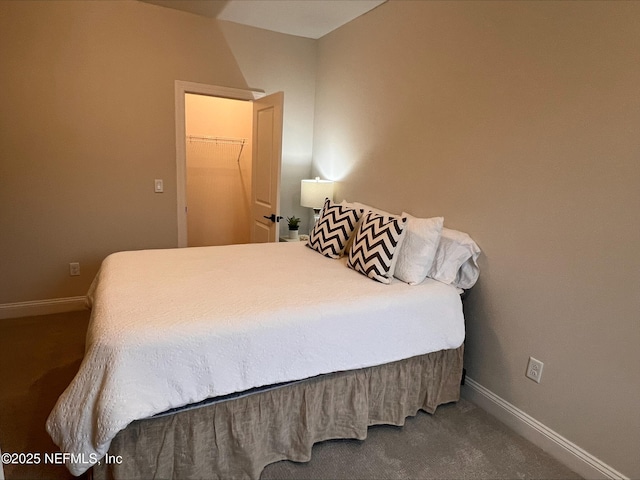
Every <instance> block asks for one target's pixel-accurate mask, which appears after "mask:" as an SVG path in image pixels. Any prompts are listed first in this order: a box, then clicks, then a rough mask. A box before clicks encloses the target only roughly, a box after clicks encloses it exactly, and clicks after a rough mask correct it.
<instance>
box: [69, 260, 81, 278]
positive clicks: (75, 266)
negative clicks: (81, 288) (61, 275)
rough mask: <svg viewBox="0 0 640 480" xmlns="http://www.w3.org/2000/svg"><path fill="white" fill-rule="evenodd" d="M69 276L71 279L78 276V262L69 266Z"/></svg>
mask: <svg viewBox="0 0 640 480" xmlns="http://www.w3.org/2000/svg"><path fill="white" fill-rule="evenodd" d="M69 275H71V276H72V277H77V276H78V275H80V264H79V263H78V262H72V263H70V264H69Z"/></svg>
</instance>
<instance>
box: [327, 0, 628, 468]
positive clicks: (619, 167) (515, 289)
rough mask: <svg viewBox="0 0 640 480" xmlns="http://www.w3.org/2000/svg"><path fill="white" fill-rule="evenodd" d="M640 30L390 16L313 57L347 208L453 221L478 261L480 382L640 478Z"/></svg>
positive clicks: (405, 5)
mask: <svg viewBox="0 0 640 480" xmlns="http://www.w3.org/2000/svg"><path fill="white" fill-rule="evenodd" d="M638 25H640V3H638V2H630V3H628V2H602V3H601V2H498V3H494V2H460V1H456V2H416V1H395V0H392V1H390V2H388V3H386V4H384V5H382V6H380V7H379V8H377V9H375V10H374V11H372V12H370V13H369V14H367V15H365V16H363V17H360V18H358V19H356V20H355V21H353V22H351V23H350V24H348V25H346V26H345V27H343V28H340V29H338V30H336V31H334V32H332V33H331V34H329V35H328V36H326V37H323V38H322V39H320V41H319V50H318V67H317V69H318V77H317V84H316V92H317V94H316V115H315V124H314V125H315V135H314V173H315V172H317V173H319V174H322V175H324V176H327V177H329V178H333V179H335V180H338V181H339V183H338V185H337V193H336V200H340V199H342V198H347V199H348V200H352V201H353V200H358V201H362V202H365V203H370V204H372V205H374V206H378V207H380V208H383V209H385V210H389V211H395V212H400V211H402V210H403V209H405V210H407V211H409V212H410V213H413V214H414V215H423V216H434V215H444V217H445V224H446V225H447V226H449V227H451V228H456V229H459V230H463V231H465V232H468V233H469V234H470V235H471V236H472V237H473V238H474V239H475V240H476V241H477V242H478V244H479V245H480V247H481V248H482V250H483V252H484V255H483V257H482V258H481V269H482V273H481V276H480V281H479V283H478V284H477V285H476V287H475V288H474V289H473V290H472V293H471V295H470V297H469V302H468V312H467V326H468V336H467V344H466V345H467V350H466V367H467V369H468V374H469V376H470V377H471V378H473V379H474V380H476V381H477V382H479V383H480V384H481V385H483V386H485V387H486V388H488V389H490V390H491V391H493V392H495V393H496V394H498V395H499V396H501V397H502V398H504V399H506V400H507V401H509V402H511V403H512V404H514V405H515V406H516V407H518V408H520V409H522V410H523V411H525V412H526V413H528V414H529V415H531V416H532V417H534V418H535V419H537V420H539V421H540V422H542V423H543V424H545V425H547V426H548V427H550V428H552V429H553V430H555V431H556V432H558V433H560V434H561V435H563V436H565V437H566V438H567V439H569V440H570V441H572V442H574V443H576V444H577V445H579V446H580V447H582V448H583V449H585V450H586V451H587V452H589V453H591V454H592V455H595V456H596V457H598V458H599V459H600V460H602V461H604V462H605V463H607V464H609V465H610V466H612V467H614V468H616V469H618V470H619V471H620V472H622V473H624V474H626V475H627V476H629V477H631V478H638V477H640V456H639V455H638V446H639V445H640V415H639V414H638V409H637V408H638V407H637V404H638V398H640V373H639V370H638V366H639V365H640V348H638V345H640V321H639V320H640V319H639V317H638V315H639V312H640V295H639V294H638V290H639V287H640V248H639V247H640V228H639V227H638V225H640V208H639V207H640V162H639V160H640V140H639V139H640V136H639V135H638V132H640V95H639V90H638V87H639V85H640V61H639V57H638V52H640V28H638ZM530 355H532V356H534V357H536V358H538V359H540V360H542V361H543V362H544V363H545V367H544V374H543V379H542V383H541V384H539V385H538V384H536V383H534V382H532V381H530V380H528V379H527V378H525V376H524V373H525V369H526V364H527V359H528V357H529V356H530Z"/></svg>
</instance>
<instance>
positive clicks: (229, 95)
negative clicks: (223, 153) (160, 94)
mask: <svg viewBox="0 0 640 480" xmlns="http://www.w3.org/2000/svg"><path fill="white" fill-rule="evenodd" d="M187 94H195V95H205V96H209V97H218V98H222V99H234V100H242V101H245V102H246V103H248V104H250V105H252V108H253V120H252V123H253V128H254V130H253V132H252V135H251V136H250V137H249V138H250V139H251V147H252V150H253V157H254V158H253V159H252V162H251V170H252V171H251V173H252V176H251V180H250V185H251V186H250V187H249V188H250V190H251V207H250V208H251V213H252V219H251V221H250V223H251V241H262V240H265V239H264V238H263V239H261V238H258V237H257V236H256V234H255V232H256V225H258V224H259V223H260V222H262V223H264V224H265V225H264V228H263V230H264V231H268V233H269V234H268V238H267V239H266V241H277V235H276V234H277V228H276V227H277V223H274V224H272V225H270V226H269V225H268V224H269V222H270V220H268V219H270V218H271V219H272V218H274V217H275V218H279V217H278V216H277V213H278V209H279V196H280V162H281V145H282V109H283V94H282V92H278V93H276V94H272V95H269V96H266V95H265V94H264V93H263V92H257V91H252V90H241V89H236V88H229V87H219V86H214V85H206V84H201V83H194V82H185V81H181V80H176V81H175V91H174V99H175V122H176V200H177V202H176V204H177V223H178V225H177V227H178V247H186V246H188V222H187V213H188V204H187V165H186V164H187V162H186V154H187V137H186V119H185V103H186V96H187ZM268 112H269V113H268ZM260 118H268V119H270V120H271V122H266V123H265V122H263V121H260ZM267 124H268V125H269V126H270V127H271V128H270V133H269V134H267V133H266V130H265V128H264V125H267ZM263 162H267V163H268V164H269V165H270V166H268V167H266V170H268V171H271V172H272V173H274V175H267V176H264V175H256V171H264V170H265V167H264V166H263V165H264V163H263ZM254 165H258V168H255V167H254ZM243 180H248V179H247V178H244V177H243ZM245 185H246V183H245ZM256 191H257V192H265V191H268V192H269V198H268V201H265V199H263V198H261V196H260V195H258V196H256ZM266 206H268V207H269V208H270V209H271V212H270V215H269V216H267V215H265V214H264V212H263V211H262V209H263V208H265V207H266ZM256 218H257V220H256Z"/></svg>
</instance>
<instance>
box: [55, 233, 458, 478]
mask: <svg viewBox="0 0 640 480" xmlns="http://www.w3.org/2000/svg"><path fill="white" fill-rule="evenodd" d="M310 243H311V242H310ZM338 257H341V255H338ZM351 260H352V259H351V257H350V256H349V258H348V259H347V258H336V259H331V258H327V257H326V256H324V255H319V254H318V252H317V251H314V250H313V249H311V248H307V245H305V242H298V243H272V244H250V245H230V246H224V247H199V248H188V249H166V250H144V251H136V252H120V253H116V254H112V255H110V256H109V257H107V258H106V259H105V261H104V262H103V264H102V266H101V269H100V272H99V273H98V275H97V277H96V279H95V280H94V282H93V284H92V287H91V289H90V292H89V295H88V298H89V299H90V302H91V307H92V313H91V320H90V324H89V329H88V333H87V344H86V352H85V357H84V359H83V362H82V364H81V366H80V369H79V372H78V374H77V375H76V377H75V379H74V380H73V382H72V383H71V385H70V386H69V387H68V388H67V390H66V391H65V392H64V393H63V394H62V396H61V397H60V398H59V400H58V402H57V404H56V406H55V408H54V410H53V411H52V413H51V415H50V417H49V419H48V421H47V430H48V432H49V434H50V435H51V437H52V439H53V440H54V442H55V443H56V444H57V445H58V446H59V447H60V449H61V451H63V452H67V453H69V456H68V462H67V467H68V468H69V470H70V471H71V473H73V474H74V475H80V474H82V473H83V472H85V471H87V470H88V469H92V472H93V476H94V478H229V477H233V478H259V476H260V472H261V471H262V469H263V468H264V466H266V465H267V464H269V463H272V462H274V461H278V460H281V459H291V460H297V461H304V460H308V459H309V456H310V452H311V446H312V445H313V443H315V442H318V441H322V440H326V439H330V438H361V439H362V438H364V437H365V436H366V429H367V427H368V426H369V425H374V424H378V423H388V424H396V425H401V424H403V423H404V420H405V418H406V417H407V416H410V415H414V414H415V413H416V412H417V410H419V409H424V410H426V411H428V412H434V411H435V409H436V407H437V406H438V405H440V404H442V403H448V402H452V401H456V400H457V399H458V396H459V384H460V378H461V373H462V357H463V341H464V318H463V313H462V306H461V298H460V292H461V290H460V289H459V288H457V287H456V286H455V285H453V284H446V283H443V282H441V281H437V280H434V279H432V278H426V279H425V280H424V281H422V282H420V283H419V284H417V285H409V284H408V283H405V282H403V281H399V280H397V279H395V278H389V279H388V280H389V281H388V283H386V284H385V283H382V282H380V281H372V280H371V279H370V278H367V277H366V276H365V275H361V274H360V273H359V272H358V271H356V269H354V268H346V265H347V264H348V263H349V262H350V261H351ZM350 266H351V267H353V266H352V265H350Z"/></svg>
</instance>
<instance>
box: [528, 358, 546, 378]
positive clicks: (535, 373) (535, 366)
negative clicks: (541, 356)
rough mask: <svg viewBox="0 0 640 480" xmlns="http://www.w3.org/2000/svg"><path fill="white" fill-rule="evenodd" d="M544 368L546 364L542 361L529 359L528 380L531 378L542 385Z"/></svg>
mask: <svg viewBox="0 0 640 480" xmlns="http://www.w3.org/2000/svg"><path fill="white" fill-rule="evenodd" d="M542 367H544V363H542V362H541V361H540V360H536V359H535V358H533V357H529V364H528V365H527V378H530V379H531V380H533V381H534V382H537V383H540V380H542Z"/></svg>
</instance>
